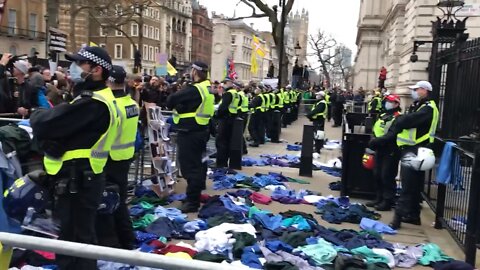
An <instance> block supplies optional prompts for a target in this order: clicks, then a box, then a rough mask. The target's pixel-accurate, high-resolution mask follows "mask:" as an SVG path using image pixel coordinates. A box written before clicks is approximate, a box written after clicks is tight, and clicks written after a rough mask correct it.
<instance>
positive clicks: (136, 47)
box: [130, 44, 138, 59]
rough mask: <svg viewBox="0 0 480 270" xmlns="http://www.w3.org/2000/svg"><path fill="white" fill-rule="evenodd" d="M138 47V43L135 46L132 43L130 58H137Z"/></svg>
mask: <svg viewBox="0 0 480 270" xmlns="http://www.w3.org/2000/svg"><path fill="white" fill-rule="evenodd" d="M137 49H138V44H135V47H133V44H130V59H135V51H136V50H137Z"/></svg>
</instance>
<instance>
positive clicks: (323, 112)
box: [307, 91, 328, 154]
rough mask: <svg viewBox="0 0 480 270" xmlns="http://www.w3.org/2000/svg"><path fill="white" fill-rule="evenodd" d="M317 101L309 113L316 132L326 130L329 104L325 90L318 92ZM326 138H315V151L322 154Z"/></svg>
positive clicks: (308, 115) (308, 116)
mask: <svg viewBox="0 0 480 270" xmlns="http://www.w3.org/2000/svg"><path fill="white" fill-rule="evenodd" d="M316 98H317V103H315V105H314V106H313V107H312V110H311V111H310V112H309V113H308V114H307V118H308V119H310V120H311V121H313V126H314V128H315V133H317V131H324V130H325V118H327V112H328V105H327V101H326V100H325V92H324V91H320V92H318V93H317V94H316ZM323 144H324V139H323V138H321V139H320V138H318V137H316V138H315V152H317V153H319V154H320V151H321V150H322V148H323Z"/></svg>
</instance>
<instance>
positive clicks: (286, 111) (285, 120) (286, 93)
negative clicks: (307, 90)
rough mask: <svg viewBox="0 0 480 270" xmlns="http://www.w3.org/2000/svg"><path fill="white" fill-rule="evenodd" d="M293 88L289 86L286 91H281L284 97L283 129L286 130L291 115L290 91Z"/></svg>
mask: <svg viewBox="0 0 480 270" xmlns="http://www.w3.org/2000/svg"><path fill="white" fill-rule="evenodd" d="M291 88H292V87H291V86H290V85H287V87H285V89H283V88H282V89H280V92H281V93H282V95H283V112H282V127H284V128H286V127H287V125H288V116H289V113H290V110H291V109H290V95H289V91H290V89H291Z"/></svg>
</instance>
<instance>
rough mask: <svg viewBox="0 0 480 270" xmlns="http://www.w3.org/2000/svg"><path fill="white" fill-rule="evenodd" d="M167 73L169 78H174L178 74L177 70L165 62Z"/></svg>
mask: <svg viewBox="0 0 480 270" xmlns="http://www.w3.org/2000/svg"><path fill="white" fill-rule="evenodd" d="M167 73H168V75H170V76H175V75H176V74H177V73H178V72H177V70H176V69H175V68H174V67H173V66H172V64H170V62H168V61H167Z"/></svg>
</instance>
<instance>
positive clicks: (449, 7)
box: [437, 0, 465, 21]
mask: <svg viewBox="0 0 480 270" xmlns="http://www.w3.org/2000/svg"><path fill="white" fill-rule="evenodd" d="M464 5H465V1H463V0H438V4H437V7H438V8H439V9H440V10H441V11H442V12H443V17H447V21H448V20H450V18H455V13H457V11H459V10H460V9H462V7H463V6H464Z"/></svg>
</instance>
